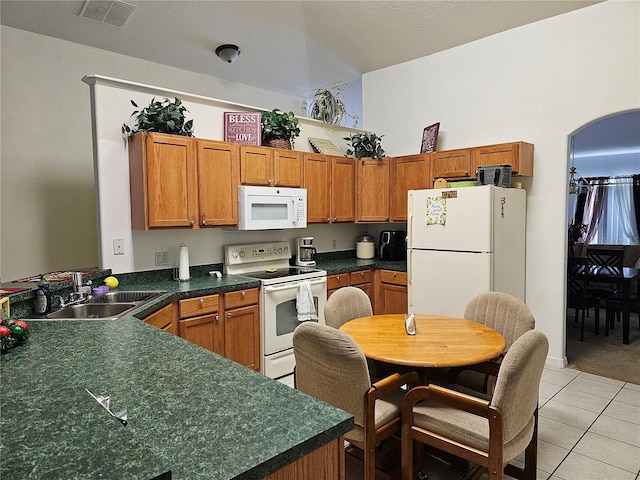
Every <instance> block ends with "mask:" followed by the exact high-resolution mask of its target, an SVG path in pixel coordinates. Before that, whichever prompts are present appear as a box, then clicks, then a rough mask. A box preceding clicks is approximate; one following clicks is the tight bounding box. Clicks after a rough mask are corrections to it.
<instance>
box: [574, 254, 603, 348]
mask: <svg viewBox="0 0 640 480" xmlns="http://www.w3.org/2000/svg"><path fill="white" fill-rule="evenodd" d="M571 260H572V259H569V262H567V309H571V310H573V311H574V319H575V321H576V322H578V321H579V322H580V341H581V342H584V323H585V320H586V317H587V313H588V312H589V310H591V309H592V308H593V309H594V312H595V333H596V334H598V333H600V306H601V303H602V300H601V299H600V294H599V293H598V292H597V291H594V290H590V287H589V279H588V277H587V275H586V274H587V267H588V264H587V263H576V262H572V261H571Z"/></svg>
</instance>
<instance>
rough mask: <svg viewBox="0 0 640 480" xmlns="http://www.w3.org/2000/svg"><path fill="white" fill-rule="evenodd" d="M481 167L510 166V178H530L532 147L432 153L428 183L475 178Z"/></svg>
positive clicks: (510, 145)
mask: <svg viewBox="0 0 640 480" xmlns="http://www.w3.org/2000/svg"><path fill="white" fill-rule="evenodd" d="M484 165H511V169H512V170H511V173H512V175H514V176H520V177H530V176H533V145H532V144H530V143H526V142H511V143H501V144H496V145H485V146H482V147H472V148H464V149H459V150H447V151H442V152H435V153H433V154H432V160H431V176H432V179H437V178H447V179H459V180H464V179H469V178H477V175H478V167H481V166H484Z"/></svg>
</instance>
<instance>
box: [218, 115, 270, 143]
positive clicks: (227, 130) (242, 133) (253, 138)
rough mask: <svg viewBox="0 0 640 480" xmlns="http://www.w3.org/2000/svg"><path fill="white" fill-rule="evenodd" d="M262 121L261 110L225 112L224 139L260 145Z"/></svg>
mask: <svg viewBox="0 0 640 480" xmlns="http://www.w3.org/2000/svg"><path fill="white" fill-rule="evenodd" d="M261 121H262V114H261V113H260V112H224V141H225V142H232V143H242V144H243V145H257V146H260V143H261V141H262V136H261V131H262V123H261Z"/></svg>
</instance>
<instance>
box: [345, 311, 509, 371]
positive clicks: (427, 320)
mask: <svg viewBox="0 0 640 480" xmlns="http://www.w3.org/2000/svg"><path fill="white" fill-rule="evenodd" d="M340 330H342V331H343V332H345V333H346V334H347V335H349V336H350V337H351V338H353V339H354V340H355V342H356V343H357V344H358V345H359V346H360V348H361V349H362V351H363V352H364V354H365V356H366V357H367V358H370V359H373V360H379V361H382V362H386V363H392V364H396V365H404V366H407V367H424V368H440V367H461V366H465V365H473V364H476V363H481V362H484V361H487V360H491V359H493V358H496V357H497V356H498V355H500V354H501V353H502V352H503V351H504V348H505V346H506V343H505V340H504V337H503V336H502V335H500V333H498V332H497V331H495V330H494V329H492V328H490V327H487V326H486V325H482V324H481V323H478V322H474V321H472V320H465V319H463V318H453V317H445V316H439V315H416V334H415V335H408V334H407V333H406V331H405V327H404V315H403V314H393V315H373V316H370V317H360V318H356V319H353V320H351V321H349V322H347V323H345V324H344V325H342V326H341V327H340Z"/></svg>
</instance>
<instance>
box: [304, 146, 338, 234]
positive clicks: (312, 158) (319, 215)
mask: <svg viewBox="0 0 640 480" xmlns="http://www.w3.org/2000/svg"><path fill="white" fill-rule="evenodd" d="M330 168H331V157H330V156H328V155H321V154H318V153H305V154H304V182H303V184H302V185H303V187H304V188H306V189H307V223H329V222H330V221H331V219H330V215H331V210H330V205H331V204H330V202H329V188H330V183H329V180H330V176H329V175H330V173H329V171H330Z"/></svg>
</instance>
